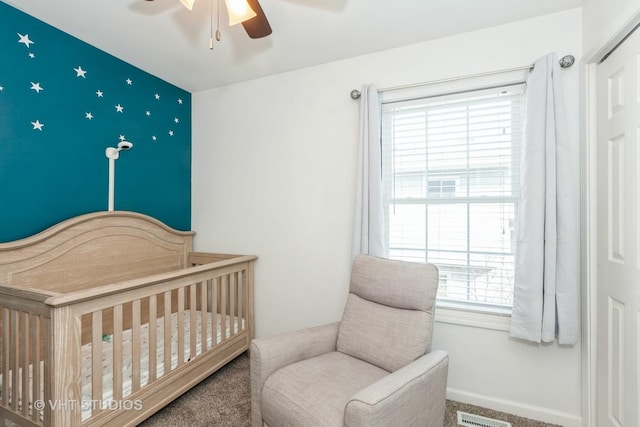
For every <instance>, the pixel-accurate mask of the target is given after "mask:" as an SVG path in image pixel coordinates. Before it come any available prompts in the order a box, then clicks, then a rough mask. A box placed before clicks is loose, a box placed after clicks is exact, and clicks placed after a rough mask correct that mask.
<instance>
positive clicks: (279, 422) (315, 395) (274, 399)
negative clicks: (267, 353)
mask: <svg viewBox="0 0 640 427" xmlns="http://www.w3.org/2000/svg"><path fill="white" fill-rule="evenodd" d="M387 375H389V372H388V371H385V370H384V369H381V368H378V367H377V366H374V365H371V364H369V363H367V362H363V361H362V360H359V359H356V358H354V357H351V356H349V355H346V354H343V353H340V352H332V353H326V354H323V355H321V356H317V357H314V358H311V359H306V360H303V361H301V362H297V363H294V364H291V365H288V366H286V367H284V368H282V369H280V370H278V371H276V372H274V373H273V374H272V375H270V376H269V378H267V380H266V381H265V383H264V387H263V389H262V418H263V420H264V422H265V423H266V424H268V425H270V426H279V427H288V426H291V427H300V426H314V427H315V426H342V425H343V422H344V411H345V407H346V406H347V403H348V402H349V401H350V400H351V398H352V397H353V395H354V394H355V393H357V392H358V391H359V390H362V389H363V388H365V387H367V386H369V385H371V384H373V383H375V382H376V381H378V380H379V379H381V378H383V377H385V376H387Z"/></svg>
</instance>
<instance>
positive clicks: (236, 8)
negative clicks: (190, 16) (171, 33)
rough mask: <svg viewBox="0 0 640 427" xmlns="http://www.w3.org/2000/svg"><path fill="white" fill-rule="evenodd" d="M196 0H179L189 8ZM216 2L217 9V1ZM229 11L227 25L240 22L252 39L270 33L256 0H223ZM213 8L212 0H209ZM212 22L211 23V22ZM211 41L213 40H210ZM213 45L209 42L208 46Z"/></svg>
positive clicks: (218, 35)
mask: <svg viewBox="0 0 640 427" xmlns="http://www.w3.org/2000/svg"><path fill="white" fill-rule="evenodd" d="M147 1H153V0H147ZM195 1H196V0H180V2H181V3H182V4H183V5H184V6H185V7H186V8H187V9H189V10H191V9H192V8H193V4H194V3H195ZM220 1H221V0H217V2H218V11H219V10H220V9H219V4H220V3H219V2H220ZM224 2H225V4H226V5H227V12H228V13H229V25H235V24H239V23H242V26H243V27H244V30H245V31H246V32H247V34H248V35H249V37H251V38H252V39H259V38H262V37H266V36H268V35H269V34H271V32H272V31H271V25H269V21H268V20H267V16H266V15H265V14H264V11H263V10H262V7H261V6H260V3H258V0H224ZM211 3H212V6H211V7H212V8H213V0H211ZM212 24H213V23H212ZM216 38H217V39H218V41H220V31H219V30H218V31H217V32H216ZM212 41H213V40H212ZM212 46H213V45H212V44H211V45H210V47H211V48H213V47H212Z"/></svg>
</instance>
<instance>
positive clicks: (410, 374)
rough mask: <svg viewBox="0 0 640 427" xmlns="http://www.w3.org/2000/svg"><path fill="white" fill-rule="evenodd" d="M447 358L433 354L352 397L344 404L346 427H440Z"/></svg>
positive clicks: (444, 393) (437, 352)
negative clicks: (345, 405)
mask: <svg viewBox="0 0 640 427" xmlns="http://www.w3.org/2000/svg"><path fill="white" fill-rule="evenodd" d="M448 369H449V356H448V355H447V353H445V352H444V351H433V352H431V353H429V354H426V355H424V356H422V357H421V358H419V359H417V360H415V361H414V362H412V363H411V364H409V365H407V366H405V367H404V368H401V369H398V370H397V371H395V372H393V373H391V374H389V375H387V376H386V377H384V378H382V379H381V380H379V381H377V382H375V383H374V384H372V385H370V386H369V387H367V388H365V389H363V390H360V391H359V392H358V393H356V394H355V395H354V396H353V397H352V398H351V400H350V401H349V403H348V404H347V407H346V410H345V417H344V425H345V426H348V427H362V426H372V427H382V426H428V427H442V425H443V423H444V410H445V403H446V388H447V374H448Z"/></svg>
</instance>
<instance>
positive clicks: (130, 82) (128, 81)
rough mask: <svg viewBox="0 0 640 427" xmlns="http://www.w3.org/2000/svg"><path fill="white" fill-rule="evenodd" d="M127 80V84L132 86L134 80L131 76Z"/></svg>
mask: <svg viewBox="0 0 640 427" xmlns="http://www.w3.org/2000/svg"><path fill="white" fill-rule="evenodd" d="M126 82H127V84H128V85H129V86H131V85H132V84H133V80H131V79H129V78H128V79H127V80H126Z"/></svg>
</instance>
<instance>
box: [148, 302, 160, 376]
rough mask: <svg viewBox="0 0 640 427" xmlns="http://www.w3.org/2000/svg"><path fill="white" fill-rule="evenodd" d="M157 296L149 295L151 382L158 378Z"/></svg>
mask: <svg viewBox="0 0 640 427" xmlns="http://www.w3.org/2000/svg"><path fill="white" fill-rule="evenodd" d="M156 304H157V303H156V296H155V295H151V296H149V383H152V382H153V381H155V380H156V378H157V373H158V366H157V361H158V356H157V354H158V330H157V328H158V308H157V305H156Z"/></svg>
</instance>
